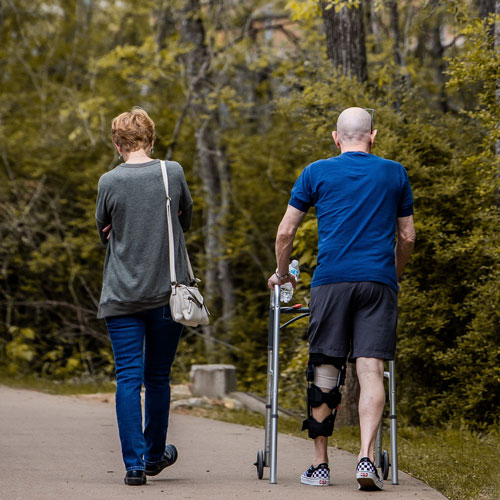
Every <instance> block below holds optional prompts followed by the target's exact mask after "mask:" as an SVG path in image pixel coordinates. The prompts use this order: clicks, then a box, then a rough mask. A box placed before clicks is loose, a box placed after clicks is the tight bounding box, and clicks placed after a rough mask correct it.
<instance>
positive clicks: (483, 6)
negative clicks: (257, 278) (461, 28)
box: [476, 0, 498, 19]
mask: <svg viewBox="0 0 500 500" xmlns="http://www.w3.org/2000/svg"><path fill="white" fill-rule="evenodd" d="M496 3H498V2H496V0H476V5H477V8H478V10H479V17H480V18H481V19H484V18H485V17H488V16H489V15H490V14H493V12H495V4H496Z"/></svg>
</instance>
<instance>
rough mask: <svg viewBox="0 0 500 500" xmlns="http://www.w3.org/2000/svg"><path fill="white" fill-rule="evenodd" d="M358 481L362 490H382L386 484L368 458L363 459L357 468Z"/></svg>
mask: <svg viewBox="0 0 500 500" xmlns="http://www.w3.org/2000/svg"><path fill="white" fill-rule="evenodd" d="M356 481H357V482H358V489H360V490H381V489H382V488H383V487H384V483H383V481H382V479H380V476H379V475H378V472H377V469H376V467H375V465H373V462H372V461H371V460H370V459H369V458H368V457H363V458H362V459H361V460H360V461H359V462H358V465H357V467H356Z"/></svg>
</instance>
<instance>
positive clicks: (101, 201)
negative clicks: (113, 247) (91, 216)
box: [95, 177, 111, 245]
mask: <svg viewBox="0 0 500 500" xmlns="http://www.w3.org/2000/svg"><path fill="white" fill-rule="evenodd" d="M107 194H108V193H107V186H106V182H105V180H104V179H103V177H101V179H100V180H99V185H98V187H97V201H96V211H95V218H96V223H97V231H98V233H99V238H100V239H101V242H102V244H103V245H107V244H108V238H107V235H108V233H103V232H102V230H103V229H104V228H105V227H106V226H108V225H109V224H111V215H110V214H109V211H108V207H107V203H106V200H107Z"/></svg>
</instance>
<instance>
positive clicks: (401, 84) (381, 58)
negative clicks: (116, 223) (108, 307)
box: [0, 0, 500, 426]
mask: <svg viewBox="0 0 500 500" xmlns="http://www.w3.org/2000/svg"><path fill="white" fill-rule="evenodd" d="M186 3H187V2H184V1H182V0H177V1H173V2H171V1H169V2H167V1H165V0H163V1H161V0H157V1H153V0H146V1H142V2H138V1H136V0H124V1H123V2H120V3H118V4H116V3H112V4H108V3H106V2H100V3H97V2H96V3H93V2H88V1H83V0H54V1H51V2H41V1H38V0H30V1H28V0H19V1H17V2H15V3H13V2H10V1H7V2H4V3H2V7H1V9H2V10H1V12H0V14H1V15H0V57H1V59H0V60H1V61H2V76H1V77H0V88H1V92H2V99H1V102H0V131H1V134H2V141H1V143H0V156H1V158H0V162H1V164H2V169H1V170H0V180H1V182H0V203H1V208H2V209H1V211H0V221H1V239H0V263H1V275H0V294H1V295H0V310H1V315H2V317H1V324H0V362H1V364H2V366H4V367H5V368H6V369H7V370H8V371H9V372H10V373H12V374H15V373H23V372H34V373H39V374H42V375H44V376H51V377H66V378H67V377H81V376H92V377H97V376H107V375H109V374H111V373H112V370H113V366H112V355H111V350H110V346H109V342H108V339H107V335H106V332H105V328H104V325H103V324H102V323H101V322H98V321H97V320H96V319H95V312H96V304H97V302H98V300H99V289H100V279H101V276H100V272H101V265H102V264H101V263H102V260H103V257H104V249H103V248H102V247H101V246H100V243H99V240H98V238H97V234H96V230H95V223H94V203H95V194H96V186H97V180H98V178H99V176H100V175H101V174H102V173H104V172H105V171H106V170H108V169H110V168H112V167H113V166H114V165H115V164H117V162H118V160H117V158H116V156H115V155H114V152H113V150H112V148H111V143H110V138H109V126H110V121H111V119H112V118H113V117H114V116H115V115H117V114H118V113H119V112H122V111H124V110H127V109H129V108H130V107H131V106H133V105H136V104H140V105H142V106H143V107H145V108H146V109H147V110H148V111H149V112H150V114H151V116H152V117H153V119H154V120H155V122H156V126H157V134H158V141H157V144H156V147H155V149H156V156H157V157H164V156H165V155H166V154H167V152H169V151H170V152H172V151H173V157H174V158H175V159H176V160H178V161H180V163H182V164H183V166H184V168H185V171H186V175H187V178H188V183H189V185H190V187H191V190H192V194H193V198H194V200H195V208H196V215H195V220H194V227H193V229H192V231H191V232H190V233H189V237H188V244H189V248H190V250H191V253H192V254H193V257H194V261H195V264H196V268H197V269H198V270H199V272H200V273H203V272H204V271H205V269H206V268H207V262H206V261H205V259H204V241H206V238H207V231H210V230H211V228H207V227H206V224H205V220H206V219H205V215H204V214H205V213H206V210H207V206H206V203H207V201H206V200H207V197H206V192H205V185H204V184H203V179H202V178H201V173H200V169H199V157H197V154H196V144H197V139H196V138H197V137H198V136H197V135H196V134H197V133H199V130H200V127H209V128H210V129H211V130H212V131H213V138H214V141H215V146H216V148H217V154H218V157H220V158H223V160H224V165H225V167H226V169H227V173H228V175H227V176H226V177H225V180H224V185H223V189H222V190H221V192H218V193H214V194H213V196H214V198H215V199H216V200H217V201H218V202H219V203H220V204H221V206H222V205H223V204H225V205H226V206H227V207H230V209H229V210H226V211H224V216H223V217H222V219H221V221H220V224H223V225H224V227H225V228H226V229H227V231H226V232H225V233H224V238H223V239H222V240H220V241H219V244H220V252H219V254H218V255H219V257H218V258H220V259H223V260H224V261H225V262H228V263H229V267H230V270H231V275H232V284H233V285H234V295H235V304H236V305H235V306H234V312H233V314H232V318H231V321H227V318H225V317H224V315H223V312H222V307H223V306H222V305H221V304H222V302H221V300H218V299H217V300H215V299H214V302H213V307H212V309H213V311H214V320H215V324H216V327H215V330H214V332H215V333H214V339H213V342H212V343H211V344H210V343H208V344H207V342H206V338H205V336H204V335H202V333H200V332H199V331H197V330H196V329H192V330H189V331H188V332H187V333H186V336H185V342H184V343H183V345H182V347H181V353H180V356H179V358H178V360H177V361H176V363H177V373H178V374H184V376H187V373H188V370H189V366H190V364H191V363H193V362H195V361H196V362H198V361H203V360H207V359H209V360H221V361H222V360H224V361H231V362H234V363H236V364H237V367H238V371H239V381H240V383H241V385H242V387H244V388H249V389H251V390H253V391H262V390H264V376H265V366H266V363H267V357H266V350H265V346H266V342H267V314H268V311H267V308H268V291H267V290H266V287H265V284H266V279H267V276H268V275H269V274H270V273H271V272H272V271H273V269H274V267H275V261H274V254H273V242H274V236H275V232H276V228H277V225H278V223H279V220H280V218H281V216H282V214H283V213H284V210H285V207H286V203H287V201H288V197H289V192H290V189H291V186H292V185H293V182H294V180H295V178H296V177H297V175H298V174H299V172H300V171H301V169H302V168H303V167H304V166H305V165H307V164H308V163H309V162H311V161H313V160H314V159H317V158H321V157H326V156H331V155H335V154H337V152H336V151H335V149H334V146H333V144H332V141H331V136H330V132H331V130H332V128H333V127H334V124H335V120H336V117H337V116H338V114H339V112H340V111H342V109H344V108H345V107H348V106H351V105H357V106H362V107H370V108H375V109H376V112H375V121H376V127H377V128H378V130H379V133H378V136H377V141H376V148H375V150H374V153H375V154H378V155H381V156H385V157H388V158H391V159H394V160H397V161H400V162H402V163H403V165H404V166H405V167H406V168H407V170H408V173H409V176H410V180H411V182H412V186H413V189H414V195H415V218H416V226H417V239H418V241H417V246H416V250H415V254H414V257H413V258H412V260H411V262H410V265H409V267H408V269H407V271H406V272H405V274H404V276H403V279H402V282H401V292H400V325H399V353H398V369H399V379H400V380H399V384H400V385H399V387H400V394H401V398H402V399H401V408H402V409H404V412H405V414H406V415H407V417H408V418H409V419H410V420H411V421H413V422H424V423H439V422H442V421H444V420H452V421H457V422H459V421H463V422H467V423H469V424H473V425H476V426H485V425H489V424H493V423H495V421H496V420H497V418H498V417H497V414H498V410H499V408H500V396H499V394H500V363H499V361H500V348H499V346H498V338H499V332H500V319H499V310H500V300H499V297H500V295H499V291H498V286H499V269H498V262H499V250H498V243H499V241H498V230H497V227H498V206H499V186H498V179H499V176H498V174H499V168H500V166H499V159H498V150H497V149H496V148H497V147H498V146H497V141H499V140H500V135H499V129H498V122H499V119H500V109H499V101H498V96H497V95H496V89H497V85H498V82H499V80H500V55H499V50H498V47H495V45H494V40H493V38H494V32H495V17H494V16H493V15H491V16H489V17H484V18H482V19H479V18H478V13H477V12H476V10H475V6H474V4H471V3H470V2H456V1H453V2H451V1H450V2H449V3H448V2H439V3H438V2H434V1H422V2H410V1H404V2H397V3H398V4H399V21H398V22H399V25H398V26H399V29H400V30H401V33H402V35H401V37H402V38H403V39H404V40H403V42H402V43H401V46H399V47H395V45H394V40H393V36H392V35H393V30H394V26H391V24H390V21H389V19H390V16H389V11H388V7H387V4H386V3H385V2H383V1H374V2H364V3H363V5H364V6H365V11H366V20H365V21H366V23H365V24H366V34H367V37H366V48H367V55H368V81H367V82H365V83H360V82H358V81H356V80H355V79H351V78H349V77H348V76H343V75H342V74H341V73H340V72H338V70H336V69H334V68H333V67H332V66H331V64H330V62H329V61H328V60H327V58H326V51H325V44H324V35H323V34H322V24H321V19H320V17H319V10H318V9H317V8H316V7H317V6H316V5H315V0H309V1H308V2H298V1H295V2H284V1H279V0H276V1H275V2H264V1H260V0H255V1H253V2H236V1H235V2H230V1H224V2H222V1H214V2H210V3H209V4H208V5H206V6H205V7H203V8H202V9H201V10H200V11H199V12H192V15H194V16H198V15H199V16H200V22H202V23H203V26H204V27H205V44H206V49H207V52H208V53H209V54H210V65H209V67H208V69H207V70H206V73H205V74H204V75H203V77H204V78H205V79H206V80H207V81H208V82H209V83H210V86H209V87H207V88H209V89H210V91H209V93H208V94H205V95H204V96H203V100H204V102H203V104H204V106H205V108H203V109H205V112H204V114H203V115H202V116H200V115H199V114H198V115H196V114H195V113H190V112H189V109H191V110H192V109H200V107H199V106H200V104H199V103H197V102H192V101H193V100H195V101H196V99H197V96H196V95H195V94H193V86H192V85H190V80H189V77H188V74H187V73H188V72H187V70H186V68H187V66H186V59H185V56H186V54H189V53H190V50H192V47H191V46H190V45H189V44H186V43H185V42H183V41H182V40H181V38H180V37H179V32H180V29H181V28H180V26H181V23H182V21H183V16H185V15H186V8H185V5H186ZM192 3H193V4H195V3H196V2H192ZM333 3H334V4H336V5H334V6H333V7H332V8H334V7H336V8H339V5H340V4H341V3H342V2H333ZM349 3H350V4H352V5H351V7H350V8H356V7H357V4H359V3H360V2H349ZM389 3H390V2H389ZM286 4H287V8H286V9H285V5H286ZM367 6H368V7H369V8H368V9H366V7H367ZM391 30H392V31H391ZM436 30H437V31H436ZM435 32H437V33H438V36H437V38H436V37H433V36H427V35H428V33H435ZM396 54H397V55H398V57H396ZM191 83H192V82H191ZM200 99H201V98H200ZM193 106H198V107H195V108H193ZM313 215H314V214H310V215H308V217H307V219H306V221H305V222H304V223H303V225H302V227H301V229H300V230H299V233H298V236H297V238H296V247H295V254H296V256H297V257H298V258H299V260H300V262H301V268H302V275H301V276H302V281H301V284H300V286H299V288H298V291H297V296H298V298H299V299H300V300H301V301H303V302H306V301H307V296H308V285H309V283H310V279H311V275H312V272H313V270H314V266H315V252H314V248H315V243H316V240H315V238H316V236H315V221H314V217H313ZM305 359H306V343H305V341H304V325H302V326H300V327H297V328H295V329H293V330H291V331H289V332H288V333H287V335H286V336H284V338H283V347H282V360H283V367H284V369H285V370H284V383H283V386H282V388H283V389H284V390H283V391H282V393H283V394H284V395H287V398H288V402H289V403H290V404H295V402H297V401H298V400H301V399H302V397H303V396H302V389H300V387H302V386H303V367H304V362H305ZM298 388H299V389H298Z"/></svg>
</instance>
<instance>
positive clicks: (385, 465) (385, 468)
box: [380, 450, 390, 479]
mask: <svg viewBox="0 0 500 500" xmlns="http://www.w3.org/2000/svg"><path fill="white" fill-rule="evenodd" d="M381 462H382V463H381V464H380V465H381V466H382V477H383V478H384V479H387V478H388V477H389V465H390V464H389V452H388V451H387V450H384V453H383V454H382V460H381Z"/></svg>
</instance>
